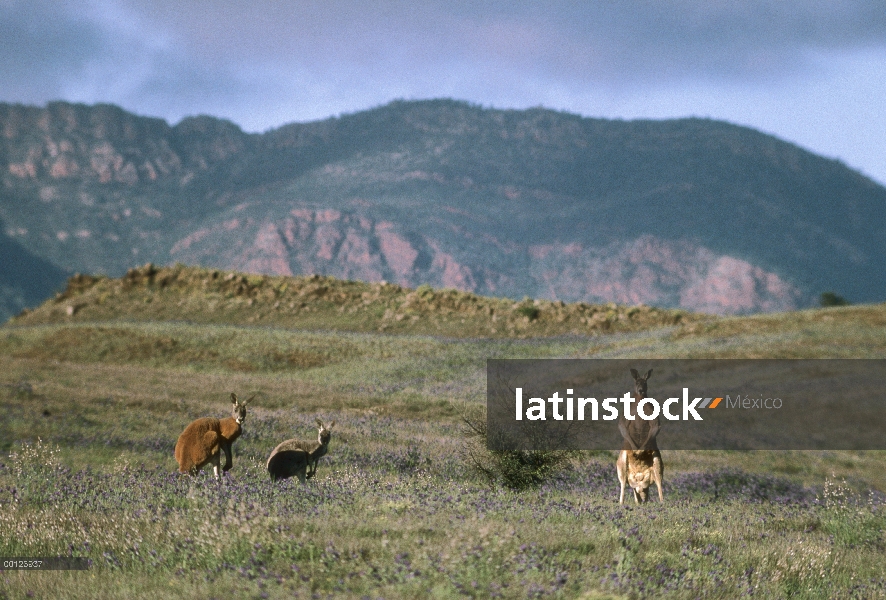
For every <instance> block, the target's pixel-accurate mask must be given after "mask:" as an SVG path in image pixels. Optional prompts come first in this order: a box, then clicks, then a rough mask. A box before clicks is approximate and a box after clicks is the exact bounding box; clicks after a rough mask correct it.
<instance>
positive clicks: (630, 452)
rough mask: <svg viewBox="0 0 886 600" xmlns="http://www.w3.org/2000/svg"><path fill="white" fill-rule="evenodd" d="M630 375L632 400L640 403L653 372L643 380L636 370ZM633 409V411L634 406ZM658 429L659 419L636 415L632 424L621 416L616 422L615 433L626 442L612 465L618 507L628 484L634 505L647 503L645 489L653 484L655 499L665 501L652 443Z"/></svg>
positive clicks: (657, 456) (655, 446)
mask: <svg viewBox="0 0 886 600" xmlns="http://www.w3.org/2000/svg"><path fill="white" fill-rule="evenodd" d="M631 375H633V376H634V392H633V397H634V400H637V401H638V402H639V401H640V400H642V399H643V398H645V397H646V389H647V388H646V380H647V379H649V376H650V375H652V369H649V371H648V372H647V373H646V375H645V376H644V377H640V374H639V373H638V372H637V370H636V369H631ZM634 406H635V408H636V406H637V405H634ZM660 426H661V425H660V423H659V420H658V418H656V419H655V420H653V421H646V420H645V419H642V418H640V416H639V415H635V419H634V420H633V421H629V420H628V419H626V418H625V417H624V416H622V417H621V418H620V419H619V421H618V430H619V431H620V432H621V435H622V437H623V438H624V441H625V443H624V446H623V447H622V450H621V452H620V453H619V455H618V461H616V463H615V468H616V470H617V471H618V481H619V483H621V495H620V496H619V498H618V502H619V504H624V500H625V483H628V484H630V486H631V490H632V491H633V492H634V502H635V503H637V504H639V503H640V502H646V500H647V499H648V488H649V486H650V485H652V483H653V482H655V485H657V486H658V499H659V501H660V502H664V495H663V494H662V491H661V482H662V477H663V476H664V463H663V462H662V460H661V452H660V451H659V450H658V444H657V443H656V441H655V436H656V435H658V430H659V427H660Z"/></svg>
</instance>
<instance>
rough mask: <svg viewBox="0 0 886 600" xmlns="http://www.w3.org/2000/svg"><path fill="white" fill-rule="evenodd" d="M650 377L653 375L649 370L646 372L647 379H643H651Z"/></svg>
mask: <svg viewBox="0 0 886 600" xmlns="http://www.w3.org/2000/svg"><path fill="white" fill-rule="evenodd" d="M650 375H652V369H649V370H648V371H646V377H644V378H643V379H649V376H650Z"/></svg>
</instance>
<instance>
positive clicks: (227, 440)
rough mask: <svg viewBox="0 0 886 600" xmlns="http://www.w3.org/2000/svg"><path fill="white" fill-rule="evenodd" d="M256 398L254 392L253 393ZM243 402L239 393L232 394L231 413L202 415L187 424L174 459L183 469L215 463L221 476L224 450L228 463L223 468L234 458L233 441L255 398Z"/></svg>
mask: <svg viewBox="0 0 886 600" xmlns="http://www.w3.org/2000/svg"><path fill="white" fill-rule="evenodd" d="M252 398H255V396H252ZM252 398H250V399H249V400H247V401H246V402H243V403H241V402H240V401H239V400H237V395H236V394H231V400H232V401H233V402H234V408H233V409H232V410H231V416H230V417H227V418H225V419H216V418H215V417H203V418H201V419H197V420H196V421H194V422H192V423H191V424H190V425H188V426H187V427H185V430H184V431H183V432H182V434H181V435H180V436H178V442H176V444H175V460H176V461H178V470H179V472H181V473H188V474H190V475H196V474H197V472H198V471H199V470H200V469H202V468H203V467H205V466H206V465H207V464H209V463H212V470H213V472H214V473H215V478H216V479H219V472H218V467H219V464H220V463H221V452H222V451H224V453H225V466H224V467H222V471H229V470H230V469H231V466H232V465H233V462H232V461H231V444H233V443H234V441H235V440H236V439H237V438H238V437H240V434H241V433H242V432H243V427H241V425H242V424H243V421H245V420H246V405H247V404H249V402H250V401H251V400H252Z"/></svg>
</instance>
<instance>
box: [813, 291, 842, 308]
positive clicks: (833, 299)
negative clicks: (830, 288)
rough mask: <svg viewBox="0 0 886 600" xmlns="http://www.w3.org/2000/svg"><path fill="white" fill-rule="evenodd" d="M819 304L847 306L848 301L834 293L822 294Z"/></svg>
mask: <svg viewBox="0 0 886 600" xmlns="http://www.w3.org/2000/svg"><path fill="white" fill-rule="evenodd" d="M819 302H820V304H821V305H822V306H849V300H847V299H846V298H844V297H843V296H838V295H837V294H835V293H834V292H823V293H822V295H821V299H820V300H819Z"/></svg>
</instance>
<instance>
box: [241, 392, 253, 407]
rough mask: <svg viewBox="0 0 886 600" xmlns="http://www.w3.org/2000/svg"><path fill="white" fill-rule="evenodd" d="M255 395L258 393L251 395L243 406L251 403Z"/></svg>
mask: <svg viewBox="0 0 886 600" xmlns="http://www.w3.org/2000/svg"><path fill="white" fill-rule="evenodd" d="M255 396H256V394H253V395H251V396H250V397H249V400H247V401H246V402H244V403H243V406H246V405H247V404H249V403H250V402H252V400H253V399H254V398H255Z"/></svg>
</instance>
